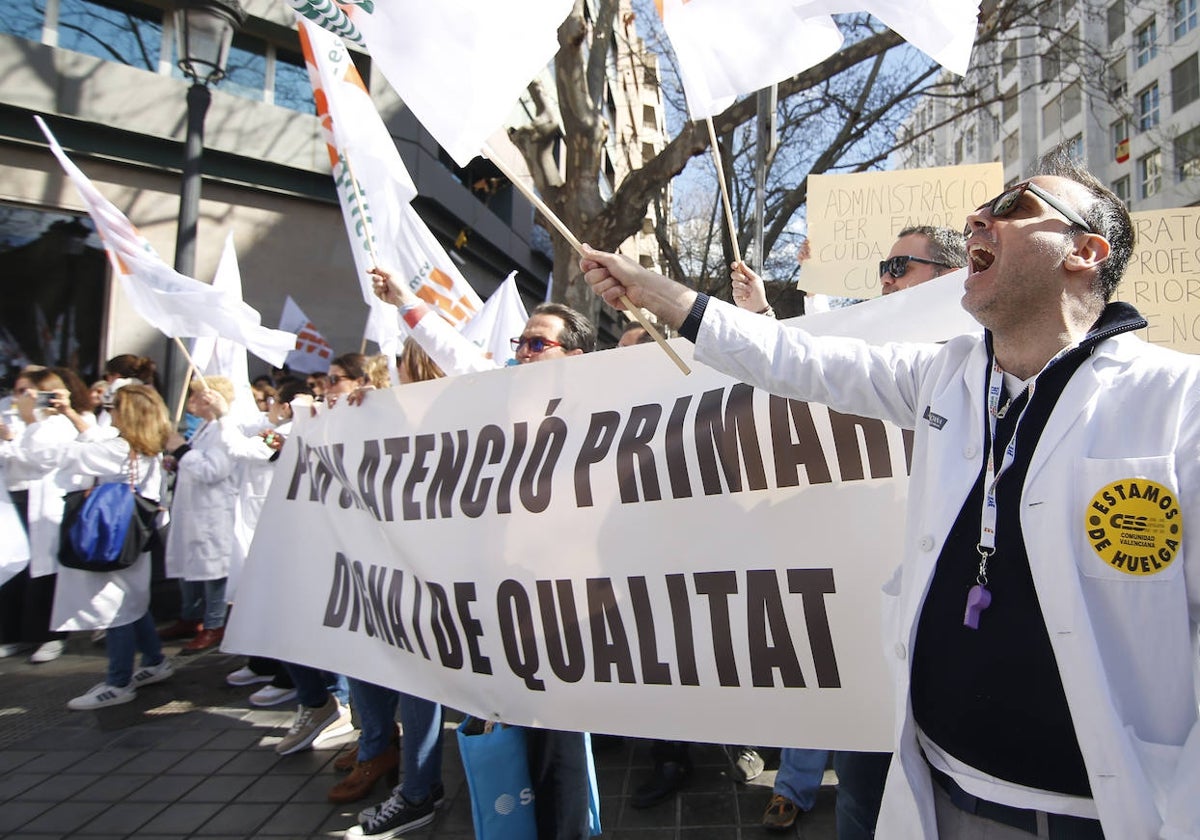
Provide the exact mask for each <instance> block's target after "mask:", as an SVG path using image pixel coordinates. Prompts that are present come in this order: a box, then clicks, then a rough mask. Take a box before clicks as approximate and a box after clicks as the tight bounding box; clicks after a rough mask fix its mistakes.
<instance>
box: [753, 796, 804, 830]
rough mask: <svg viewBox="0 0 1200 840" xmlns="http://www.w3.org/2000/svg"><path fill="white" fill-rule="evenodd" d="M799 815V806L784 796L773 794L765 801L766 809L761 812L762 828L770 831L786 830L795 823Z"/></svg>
mask: <svg viewBox="0 0 1200 840" xmlns="http://www.w3.org/2000/svg"><path fill="white" fill-rule="evenodd" d="M798 816H800V806H799V805H797V804H796V803H795V802H793V801H792V800H790V799H788V798H787V797H786V796H782V795H780V794H778V793H777V794H775V795H774V796H772V797H771V801H770V802H769V803H767V811H766V813H765V814H763V818H762V824H763V828H766V829H770V830H771V831H787V830H788V829H789V828H791V827H792V826H793V825H795V824H796V818H797V817H798Z"/></svg>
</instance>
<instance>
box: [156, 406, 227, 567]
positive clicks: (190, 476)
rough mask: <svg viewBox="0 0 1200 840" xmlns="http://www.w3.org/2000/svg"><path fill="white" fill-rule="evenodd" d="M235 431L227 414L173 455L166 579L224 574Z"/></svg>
mask: <svg viewBox="0 0 1200 840" xmlns="http://www.w3.org/2000/svg"><path fill="white" fill-rule="evenodd" d="M239 434H240V432H239V431H238V428H237V426H236V425H234V424H233V422H232V421H230V420H229V418H222V419H221V420H217V421H214V422H211V423H206V424H205V425H204V426H202V427H201V428H200V429H199V430H198V431H197V432H196V434H194V435H193V436H192V439H191V441H190V444H191V449H190V450H189V451H188V452H186V453H184V455H183V457H181V458H180V459H179V464H178V467H177V474H176V477H175V497H174V499H172V501H171V528H170V531H169V533H168V536H167V557H166V569H167V577H174V578H182V579H184V580H194V581H199V580H218V579H220V578H223V577H227V576H228V574H229V563H230V560H231V558H232V557H233V525H234V508H235V506H236V505H237V494H238V477H237V470H236V469H235V468H236V466H237V465H236V463H235V462H234V459H233V455H232V446H231V440H232V437H234V436H236V435H239Z"/></svg>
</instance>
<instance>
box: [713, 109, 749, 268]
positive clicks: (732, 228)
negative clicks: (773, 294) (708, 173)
mask: <svg viewBox="0 0 1200 840" xmlns="http://www.w3.org/2000/svg"><path fill="white" fill-rule="evenodd" d="M704 122H705V123H707V124H708V142H709V145H711V146H712V156H713V163H715V164H716V165H717V183H718V184H720V185H721V200H722V201H723V203H724V205H725V224H726V225H727V226H728V227H729V243H730V245H731V246H732V247H733V259H734V260H735V261H736V262H741V261H742V252H741V249H740V248H738V240H737V227H736V225H734V223H733V204H732V203H731V202H730V201H729V187H728V185H726V183H725V166H724V165H723V164H722V163H721V149H720V147H719V146H718V145H717V129H716V128H715V127H714V126H713V121H712V117H705V118H704Z"/></svg>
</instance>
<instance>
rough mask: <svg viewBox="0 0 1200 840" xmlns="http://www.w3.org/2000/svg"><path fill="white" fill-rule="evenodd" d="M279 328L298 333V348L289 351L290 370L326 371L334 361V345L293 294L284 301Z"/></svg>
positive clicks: (288, 362)
mask: <svg viewBox="0 0 1200 840" xmlns="http://www.w3.org/2000/svg"><path fill="white" fill-rule="evenodd" d="M279 329H281V330H287V331H288V332H294V333H295V334H296V349H295V350H293V351H292V352H290V353H288V355H287V361H286V362H285V364H287V366H288V370H291V371H296V372H299V373H325V371H327V370H329V363H330V362H331V361H333V347H332V346H331V345H330V344H329V342H328V341H326V340H325V336H323V335H321V333H320V332H319V331H318V330H317V328H316V326H315V325H314V324H313V322H312V321H311V320H309V317H308V316H307V315H305V314H304V311H303V310H301V309H300V307H299V305H298V304H297V303H296V301H294V300H292V297H291V295H288V299H287V300H285V301H284V302H283V314H282V315H280V316H279Z"/></svg>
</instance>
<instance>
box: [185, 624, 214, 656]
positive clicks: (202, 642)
mask: <svg viewBox="0 0 1200 840" xmlns="http://www.w3.org/2000/svg"><path fill="white" fill-rule="evenodd" d="M224 638H225V628H224V627H218V628H216V629H215V630H209V629H208V628H205V629H203V630H201V631H200V632H199V633H197V634H196V638H194V639H192V640H191V641H190V642H188V643H187V644H186V645H184V646H183V647H182V648H180V650H179V655H180V656H191V655H192V654H195V653H200V652H202V651H206V650H208V649H209V648H215V647H217V646H218V645H220V644H221V640H222V639H224Z"/></svg>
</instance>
